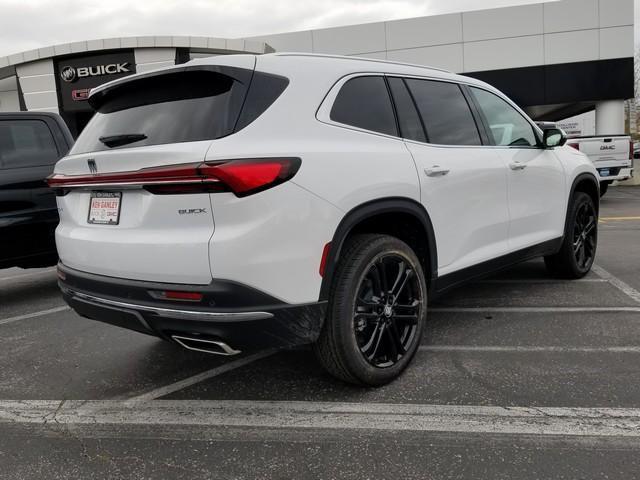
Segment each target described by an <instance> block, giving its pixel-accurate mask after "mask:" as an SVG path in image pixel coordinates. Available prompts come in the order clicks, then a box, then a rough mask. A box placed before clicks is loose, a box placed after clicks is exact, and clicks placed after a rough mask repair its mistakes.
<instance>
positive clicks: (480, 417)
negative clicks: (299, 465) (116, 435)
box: [0, 400, 640, 438]
mask: <svg viewBox="0 0 640 480" xmlns="http://www.w3.org/2000/svg"><path fill="white" fill-rule="evenodd" d="M0 423H11V424H14V425H15V424H36V425H38V424H39V425H46V424H56V425H63V426H67V427H73V426H80V425H90V426H95V425H112V426H114V427H117V426H122V425H147V426H164V427H167V426H203V427H251V428H281V429H287V428H294V429H306V428H313V429H333V430H343V431H344V430H386V431H418V432H464V433H499V434H515V435H550V436H554V435H562V436H576V437H581V436H593V437H611V436H619V437H634V438H637V437H640V409H637V408H563V407H561V408H556V407H499V406H477V405H416V404H413V405H411V404H384V403H343V402H287V401H244V400H233V401H211V400H154V401H150V402H147V403H144V405H142V406H137V405H131V404H128V403H127V402H123V401H113V400H94V401H83V400H65V401H59V400H27V401H20V400H3V401H0Z"/></svg>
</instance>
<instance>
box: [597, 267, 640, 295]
mask: <svg viewBox="0 0 640 480" xmlns="http://www.w3.org/2000/svg"><path fill="white" fill-rule="evenodd" d="M591 269H592V270H593V272H594V273H596V274H597V275H599V276H600V277H601V278H603V279H605V280H607V281H608V282H609V283H610V284H611V285H613V286H614V287H616V288H617V289H618V290H620V291H621V292H622V293H624V294H625V295H627V296H628V297H629V298H631V299H632V300H634V301H635V302H638V303H640V292H638V291H637V290H636V289H635V288H633V287H632V286H631V285H629V284H628V283H626V282H624V281H622V280H620V279H619V278H618V277H616V276H615V275H613V274H611V273H609V272H608V271H607V270H605V269H604V268H602V267H601V266H600V265H593V267H592V268H591Z"/></svg>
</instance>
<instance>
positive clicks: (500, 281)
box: [475, 278, 608, 284]
mask: <svg viewBox="0 0 640 480" xmlns="http://www.w3.org/2000/svg"><path fill="white" fill-rule="evenodd" d="M606 282H608V280H606V279H604V278H580V279H578V280H562V279H559V278H528V279H527V278H513V279H507V278H493V279H488V280H480V281H479V282H475V283H498V284H503V283H504V284H509V283H525V284H538V283H542V284H547V283H549V284H553V283H562V284H571V283H606Z"/></svg>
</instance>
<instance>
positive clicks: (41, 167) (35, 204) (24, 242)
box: [0, 112, 73, 268]
mask: <svg viewBox="0 0 640 480" xmlns="http://www.w3.org/2000/svg"><path fill="white" fill-rule="evenodd" d="M72 145H73V137H72V136H71V133H70V132H69V129H68V128H67V126H66V124H65V123H64V121H63V120H62V118H61V117H60V116H58V115H56V114H54V113H36V112H17V113H0V268H7V267H14V266H17V267H22V268H29V267H45V266H49V265H55V263H56V261H57V254H56V245H55V238H54V232H55V228H56V225H57V224H58V209H57V207H56V197H55V194H54V192H53V191H51V190H50V189H49V187H48V186H47V183H46V181H45V179H46V178H47V176H48V175H50V174H51V173H52V172H53V166H54V165H55V163H56V162H57V161H58V159H59V158H61V157H63V156H64V155H66V154H67V152H68V151H69V149H70V148H71V146H72Z"/></svg>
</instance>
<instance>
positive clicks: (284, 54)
mask: <svg viewBox="0 0 640 480" xmlns="http://www.w3.org/2000/svg"><path fill="white" fill-rule="evenodd" d="M267 55H274V56H281V57H320V58H338V59H343V60H360V61H363V62H375V63H387V64H392V65H403V66H405V67H417V68H424V69H427V70H436V71H438V72H444V73H451V74H455V72H452V71H451V70H447V69H444V68H437V67H429V66H427V65H419V64H416V63H405V62H394V61H392V60H380V59H378V58H366V57H352V56H349V55H331V54H326V53H304V52H275V53H268V54H267Z"/></svg>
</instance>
